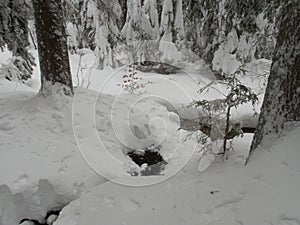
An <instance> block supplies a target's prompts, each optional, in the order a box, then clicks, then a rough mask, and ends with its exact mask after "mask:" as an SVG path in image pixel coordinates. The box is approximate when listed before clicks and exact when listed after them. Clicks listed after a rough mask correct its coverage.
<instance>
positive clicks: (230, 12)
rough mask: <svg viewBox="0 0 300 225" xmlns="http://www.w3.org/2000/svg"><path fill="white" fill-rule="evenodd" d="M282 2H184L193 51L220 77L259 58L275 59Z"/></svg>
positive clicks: (187, 29) (226, 0)
mask: <svg viewBox="0 0 300 225" xmlns="http://www.w3.org/2000/svg"><path fill="white" fill-rule="evenodd" d="M280 4H281V3H280V1H271V2H269V1H257V0H255V1H251V0H246V1H243V2H241V1H238V0H222V1H214V0H188V1H184V7H183V8H184V15H185V18H186V19H185V21H184V22H185V26H186V32H187V39H188V41H189V42H190V44H191V48H192V50H193V51H194V52H195V53H196V54H198V55H199V56H200V57H202V58H203V59H204V60H205V61H206V62H207V63H208V64H211V67H212V69H213V70H215V71H218V72H219V73H220V74H225V75H229V74H233V73H234V72H235V71H236V70H237V69H238V68H239V66H241V65H242V64H244V63H246V62H250V61H253V60H255V59H259V58H267V59H271V57H272V53H273V50H274V47H275V36H274V33H275V32H276V24H275V19H276V16H277V11H278V8H279V7H280Z"/></svg>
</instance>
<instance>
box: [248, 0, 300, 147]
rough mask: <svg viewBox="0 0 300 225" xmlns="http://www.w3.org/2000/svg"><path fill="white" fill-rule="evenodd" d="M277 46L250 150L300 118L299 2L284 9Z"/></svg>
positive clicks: (292, 1) (294, 1) (288, 3)
mask: <svg viewBox="0 0 300 225" xmlns="http://www.w3.org/2000/svg"><path fill="white" fill-rule="evenodd" d="M281 13H282V14H281V18H280V23H279V34H278V37H277V46H276V49H275V53H274V56H273V63H272V66H271V71H270V77H269V80H268V85H267V89H266V94H265V97H264V102H263V105H262V108H261V113H260V116H259V121H258V126H257V129H256V132H255V134H254V137H253V141H252V146H251V149H250V153H252V152H253V150H254V149H255V148H257V146H258V145H259V144H261V142H262V140H263V139H264V138H265V136H267V135H269V134H274V133H279V132H280V130H281V129H283V128H284V124H285V123H286V122H289V121H299V120H300V42H299V40H300V27H299V21H300V4H299V2H298V0H290V1H288V2H287V3H286V4H285V5H284V6H283V9H282V12H281Z"/></svg>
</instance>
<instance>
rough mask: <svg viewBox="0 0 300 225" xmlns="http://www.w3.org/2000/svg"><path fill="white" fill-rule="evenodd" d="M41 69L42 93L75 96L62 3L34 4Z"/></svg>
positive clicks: (36, 1)
mask: <svg viewBox="0 0 300 225" xmlns="http://www.w3.org/2000/svg"><path fill="white" fill-rule="evenodd" d="M33 7H34V16H35V23H36V34H37V40H38V52H39V60H40V69H41V91H40V92H41V93H42V94H43V95H45V96H47V95H51V94H52V93H55V92H57V91H59V90H63V92H64V93H65V94H66V95H72V94H73V84H72V77H71V71H70V65H69V56H68V48H67V36H66V30H65V20H64V16H63V6H62V3H61V1H60V0H33Z"/></svg>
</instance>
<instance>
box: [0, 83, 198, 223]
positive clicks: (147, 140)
mask: <svg viewBox="0 0 300 225" xmlns="http://www.w3.org/2000/svg"><path fill="white" fill-rule="evenodd" d="M0 83H1V82H0ZM0 105H1V111H0V118H1V120H0V133H1V135H0V149H1V158H0V187H1V190H2V191H0V199H1V198H4V199H7V200H6V201H3V202H2V203H1V204H0V209H1V210H4V211H3V213H4V214H5V213H6V214H7V213H8V214H9V213H10V214H15V217H16V220H15V221H17V222H18V221H20V219H22V218H24V217H28V218H34V219H42V218H43V217H44V216H45V214H46V212H47V211H49V210H51V209H53V208H60V207H62V206H64V205H65V204H67V203H69V202H70V201H71V200H74V199H75V198H77V197H79V195H80V194H81V192H82V191H83V190H84V189H88V188H91V187H93V186H95V185H97V184H99V183H103V182H106V181H107V179H106V178H117V177H119V176H125V177H126V176H130V175H129V172H132V171H136V172H138V170H139V168H138V167H137V165H136V164H134V163H133V162H132V161H131V159H130V158H129V157H128V156H126V152H127V151H131V150H137V149H144V148H146V147H150V146H160V152H161V154H162V155H163V157H164V158H165V159H167V160H168V162H169V164H168V165H167V166H166V168H165V171H164V173H165V175H166V177H170V176H172V175H173V174H174V173H176V172H177V171H178V169H180V168H181V167H182V166H183V165H185V164H186V162H187V161H188V160H189V158H190V157H191V155H192V154H193V151H194V148H193V146H194V145H195V142H194V141H190V142H184V143H182V142H181V140H182V136H183V134H184V132H183V131H177V129H178V128H179V118H178V116H177V115H176V114H175V113H172V112H169V111H167V109H166V107H164V106H162V105H160V104H158V103H157V102H155V101H153V100H151V99H138V98H137V97H135V96H134V95H133V96H132V95H120V96H116V97H114V96H112V95H105V94H99V95H98V94H97V93H96V92H94V91H91V90H88V89H83V88H78V89H77V91H76V95H75V97H74V99H73V98H69V97H66V96H64V95H61V94H57V95H54V96H52V97H48V98H44V97H43V96H39V95H36V93H34V92H28V91H27V92H12V93H9V92H6V93H1V98H0ZM114 165H115V166H114ZM89 166H90V167H89ZM14 194H21V195H20V197H21V200H19V198H18V196H17V198H18V200H15V199H16V196H13V195H14ZM16 202H20V204H16ZM2 204H3V205H2ZM9 204H11V207H8V205H9ZM22 204H23V205H29V209H28V207H21V208H19V206H18V205H22ZM24 208H27V209H26V210H24ZM5 218H6V217H5V216H4V217H2V216H1V215H0V222H1V223H0V224H1V225H11V224H12V222H11V221H10V222H8V220H7V219H5Z"/></svg>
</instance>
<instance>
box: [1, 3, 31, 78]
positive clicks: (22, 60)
mask: <svg viewBox="0 0 300 225" xmlns="http://www.w3.org/2000/svg"><path fill="white" fill-rule="evenodd" d="M29 10H31V6H30V5H29V4H28V3H27V1H25V0H20V1H13V0H1V1H0V50H1V51H3V49H4V48H6V47H8V49H9V50H10V51H11V52H12V53H13V55H14V56H15V58H14V61H13V64H14V66H15V68H16V69H17V70H18V71H17V72H18V73H19V75H18V76H17V77H18V79H20V80H27V79H28V78H30V77H31V75H32V70H33V68H32V67H33V66H34V65H35V63H34V58H33V56H32V55H31V53H29V52H28V47H29V45H30V42H29V33H30V31H29V27H28V20H29Z"/></svg>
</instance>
